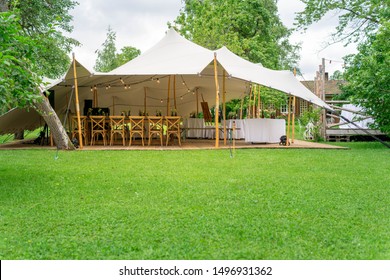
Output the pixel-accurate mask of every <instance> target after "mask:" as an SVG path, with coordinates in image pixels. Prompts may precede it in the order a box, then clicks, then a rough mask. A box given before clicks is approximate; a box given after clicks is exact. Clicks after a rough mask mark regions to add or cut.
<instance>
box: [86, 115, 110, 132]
mask: <svg viewBox="0 0 390 280" xmlns="http://www.w3.org/2000/svg"><path fill="white" fill-rule="evenodd" d="M90 118H91V127H92V131H98V130H99V131H105V130H106V125H105V124H106V117H105V116H90Z"/></svg>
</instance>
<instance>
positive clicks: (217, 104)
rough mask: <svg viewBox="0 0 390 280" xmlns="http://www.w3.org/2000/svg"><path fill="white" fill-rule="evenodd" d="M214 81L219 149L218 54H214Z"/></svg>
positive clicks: (216, 145)
mask: <svg viewBox="0 0 390 280" xmlns="http://www.w3.org/2000/svg"><path fill="white" fill-rule="evenodd" d="M214 80H215V148H219V83H218V68H217V53H214Z"/></svg>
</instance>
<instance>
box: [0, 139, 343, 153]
mask: <svg viewBox="0 0 390 280" xmlns="http://www.w3.org/2000/svg"><path fill="white" fill-rule="evenodd" d="M231 147H232V143H230V142H228V143H227V145H226V146H225V145H224V144H223V140H221V141H220V142H219V148H220V149H230V148H231ZM55 148H56V147H50V146H40V145H34V144H31V143H28V142H26V141H14V142H10V143H7V144H1V145H0V149H3V150H4V149H6V150H12V149H55ZM214 148H215V140H207V139H186V140H184V141H182V145H181V146H179V145H177V141H175V142H174V145H172V144H170V145H169V146H165V145H163V146H160V145H159V143H157V141H156V142H153V143H152V145H150V146H148V145H145V146H142V145H141V142H140V141H139V142H137V141H135V142H133V145H132V146H128V143H127V145H126V146H123V145H122V144H121V143H120V142H119V141H118V142H117V143H116V144H115V145H113V146H103V145H95V146H90V145H86V146H84V147H83V150H86V151H91V150H207V149H214ZM235 148H236V149H346V148H345V147H340V146H336V145H330V144H327V143H314V142H308V141H302V140H295V142H294V144H291V146H288V147H286V146H280V145H279V144H265V143H245V141H244V140H236V141H235Z"/></svg>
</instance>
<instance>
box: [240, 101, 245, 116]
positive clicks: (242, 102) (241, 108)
mask: <svg viewBox="0 0 390 280" xmlns="http://www.w3.org/2000/svg"><path fill="white" fill-rule="evenodd" d="M243 107H244V98H241V107H240V120H242V110H243Z"/></svg>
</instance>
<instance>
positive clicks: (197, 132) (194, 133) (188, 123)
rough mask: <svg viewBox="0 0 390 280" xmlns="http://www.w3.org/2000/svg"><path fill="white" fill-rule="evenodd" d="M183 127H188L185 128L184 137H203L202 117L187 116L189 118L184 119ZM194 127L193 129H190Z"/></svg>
mask: <svg viewBox="0 0 390 280" xmlns="http://www.w3.org/2000/svg"><path fill="white" fill-rule="evenodd" d="M184 127H185V128H190V129H187V131H186V133H187V134H186V137H187V138H204V137H205V131H204V129H201V128H205V123H204V119H197V118H189V119H184ZM191 128H195V129H191Z"/></svg>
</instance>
